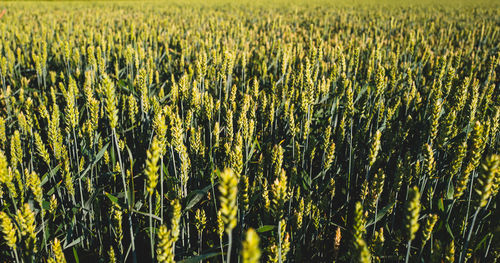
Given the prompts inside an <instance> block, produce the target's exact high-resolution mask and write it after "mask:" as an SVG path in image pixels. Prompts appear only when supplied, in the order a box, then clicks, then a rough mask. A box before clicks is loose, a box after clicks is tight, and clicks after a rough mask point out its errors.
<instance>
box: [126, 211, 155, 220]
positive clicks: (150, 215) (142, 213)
mask: <svg viewBox="0 0 500 263" xmlns="http://www.w3.org/2000/svg"><path fill="white" fill-rule="evenodd" d="M132 212H134V213H138V214H141V215H144V216H147V217H152V218H154V219H156V220H158V221H161V218H160V217H158V216H155V215H153V214H150V213H144V212H141V211H138V210H135V209H133V210H132Z"/></svg>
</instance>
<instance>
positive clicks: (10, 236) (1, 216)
mask: <svg viewBox="0 0 500 263" xmlns="http://www.w3.org/2000/svg"><path fill="white" fill-rule="evenodd" d="M0 221H1V222H0V223H1V225H0V226H1V228H2V232H3V234H4V239H5V241H6V242H7V245H8V246H9V247H10V248H12V249H13V250H16V247H17V245H16V242H17V231H16V228H15V226H14V224H13V223H12V221H11V219H10V218H9V216H8V215H7V214H6V213H5V212H0Z"/></svg>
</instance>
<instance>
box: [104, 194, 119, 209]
mask: <svg viewBox="0 0 500 263" xmlns="http://www.w3.org/2000/svg"><path fill="white" fill-rule="evenodd" d="M104 194H105V195H106V196H107V197H108V198H109V200H111V202H113V203H115V204H117V205H119V206H120V207H122V204H120V202H119V201H118V198H117V197H115V196H112V195H111V194H110V193H108V192H104Z"/></svg>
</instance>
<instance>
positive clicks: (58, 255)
mask: <svg viewBox="0 0 500 263" xmlns="http://www.w3.org/2000/svg"><path fill="white" fill-rule="evenodd" d="M52 252H53V253H54V258H55V261H56V262H57V263H66V258H65V257H64V253H63V251H62V248H61V242H60V241H59V239H57V238H56V239H54V242H52Z"/></svg>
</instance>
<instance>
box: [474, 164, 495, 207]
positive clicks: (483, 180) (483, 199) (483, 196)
mask: <svg viewBox="0 0 500 263" xmlns="http://www.w3.org/2000/svg"><path fill="white" fill-rule="evenodd" d="M499 174H500V155H496V154H495V155H491V156H489V157H488V158H486V160H485V161H484V162H483V164H481V170H480V172H479V178H478V184H479V185H478V186H477V187H476V188H475V190H476V193H477V195H478V196H479V207H484V206H485V205H486V204H487V203H488V200H489V199H490V196H492V190H493V186H494V183H495V179H496V178H498V177H499Z"/></svg>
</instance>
